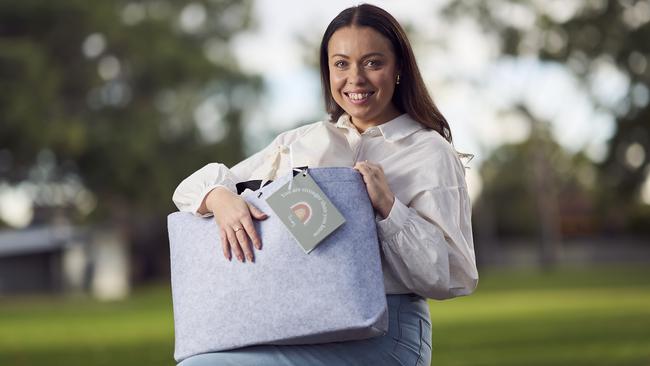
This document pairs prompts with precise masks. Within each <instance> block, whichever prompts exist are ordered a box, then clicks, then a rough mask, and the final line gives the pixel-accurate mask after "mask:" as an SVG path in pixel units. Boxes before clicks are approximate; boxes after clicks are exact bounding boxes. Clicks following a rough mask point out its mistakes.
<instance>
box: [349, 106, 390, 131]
mask: <svg viewBox="0 0 650 366" xmlns="http://www.w3.org/2000/svg"><path fill="white" fill-rule="evenodd" d="M401 114H402V113H401V112H400V111H398V110H397V109H395V108H393V109H392V110H390V111H388V112H387V113H384V114H382V115H381V116H379V117H378V118H377V119H373V120H369V121H363V120H360V119H357V118H354V117H352V116H350V122H352V124H353V125H354V127H356V128H357V131H359V133H363V132H364V131H365V130H367V129H368V128H370V127H374V126H379V125H382V124H384V123H386V122H388V121H392V120H394V119H395V118H397V117H399V116H400V115H401Z"/></svg>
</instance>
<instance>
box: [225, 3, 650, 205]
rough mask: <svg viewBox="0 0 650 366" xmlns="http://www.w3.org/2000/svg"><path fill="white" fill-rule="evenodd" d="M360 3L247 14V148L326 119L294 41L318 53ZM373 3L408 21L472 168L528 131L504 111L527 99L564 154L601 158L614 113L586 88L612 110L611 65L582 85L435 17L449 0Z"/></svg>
mask: <svg viewBox="0 0 650 366" xmlns="http://www.w3.org/2000/svg"><path fill="white" fill-rule="evenodd" d="M358 3H359V2H355V1H345V0H335V1H327V2H310V1H309V2H307V1H297V0H286V1H272V0H256V1H255V4H254V14H253V16H254V18H255V19H256V22H257V24H258V27H257V28H256V29H255V30H253V31H250V32H246V33H245V34H241V35H239V36H238V37H236V38H235V40H234V42H233V45H234V47H235V51H236V55H237V58H238V60H239V63H240V66H241V68H242V69H244V70H246V71H248V72H251V73H257V74H261V75H263V77H264V80H265V84H266V86H267V92H266V93H265V94H264V96H263V98H262V101H261V103H260V104H259V105H257V106H254V108H251V110H250V115H249V116H247V118H246V121H247V123H248V124H249V127H250V128H249V129H248V131H249V136H248V137H249V138H248V139H247V141H248V143H249V146H248V148H249V153H252V152H254V151H256V150H258V149H259V148H261V147H262V146H263V144H265V143H268V142H269V140H270V138H269V137H268V136H266V137H263V138H260V137H259V136H260V134H259V133H258V132H259V131H262V130H264V129H265V128H266V127H265V126H272V128H274V129H276V130H284V129H288V128H290V127H293V126H295V125H296V124H297V123H308V122H313V121H316V120H318V119H320V118H323V117H324V110H323V107H322V102H321V93H320V80H319V75H318V73H317V70H314V68H313V67H312V66H310V65H308V64H307V63H306V62H305V57H304V56H305V52H309V51H310V50H305V47H304V45H302V44H301V43H300V42H299V38H303V39H307V41H308V42H310V43H313V45H314V49H313V50H312V51H313V53H312V56H316V55H317V52H318V49H317V48H318V44H319V42H320V39H321V37H322V34H323V32H324V30H325V28H326V27H327V25H328V23H329V22H330V21H331V19H332V18H334V17H335V16H336V15H337V14H338V13H339V12H340V11H341V10H343V9H345V8H346V7H348V6H352V5H357V4H358ZM371 3H373V4H375V5H378V6H380V7H382V8H384V9H386V10H387V11H388V12H390V13H391V14H393V15H394V16H395V17H396V18H397V19H398V21H400V22H401V23H402V24H403V25H407V24H408V25H410V26H411V29H412V31H411V32H410V34H409V36H410V40H411V43H412V44H413V47H414V50H415V53H416V57H417V60H418V64H419V66H420V69H421V72H422V74H423V77H424V79H425V82H426V83H427V86H428V88H429V91H430V92H431V93H432V94H433V96H434V99H435V101H436V103H437V104H438V106H439V107H440V109H441V110H442V112H443V114H445V116H446V117H447V119H448V120H449V122H450V125H451V128H452V133H453V136H454V141H455V146H456V149H457V150H459V151H463V152H469V153H473V154H475V155H476V158H475V160H474V161H473V163H472V164H471V166H472V167H473V168H474V170H475V171H476V168H478V166H480V164H481V161H482V160H484V159H485V158H486V155H487V154H488V153H489V152H490V151H491V150H492V149H493V148H495V147H497V146H499V145H501V144H503V143H508V142H518V141H522V140H524V139H525V138H526V137H527V136H528V134H529V130H530V127H529V126H530V125H529V123H528V122H527V120H526V119H525V117H524V116H521V115H518V114H517V113H513V112H508V111H509V110H510V107H511V106H512V105H513V104H516V103H523V104H524V105H526V106H527V107H528V109H529V110H530V111H531V112H532V113H533V114H534V115H535V117H537V118H538V119H542V120H547V121H549V122H551V126H552V131H553V133H554V136H555V137H556V139H557V140H558V141H559V142H560V143H561V144H562V145H563V146H564V147H565V148H567V149H568V150H570V151H572V152H577V151H580V150H584V151H586V152H587V154H588V156H590V157H591V158H592V159H593V160H596V161H598V160H600V159H602V158H604V156H605V153H606V144H605V142H606V140H607V139H608V138H609V137H610V136H611V135H612V133H613V131H614V117H613V116H612V115H611V113H609V112H607V111H606V110H603V109H602V108H600V109H598V108H596V107H595V105H594V103H593V101H592V100H591V99H589V98H588V97H587V94H586V90H587V89H586V88H588V89H590V90H591V91H592V94H595V95H596V96H597V99H598V100H599V101H600V102H602V103H604V105H605V106H613V105H616V104H617V103H618V101H620V100H621V99H622V98H623V96H624V94H625V93H626V91H627V88H628V86H629V82H628V80H627V79H626V78H625V77H624V76H622V74H620V73H619V72H618V71H617V70H616V69H615V68H613V67H610V66H609V64H608V63H606V62H604V63H603V64H602V67H600V68H599V69H597V70H596V72H595V73H594V76H593V78H592V79H590V80H589V83H588V84H587V85H584V83H580V82H579V81H578V80H577V79H576V78H575V77H573V76H572V74H571V73H570V72H569V71H568V69H567V68H566V67H565V66H564V65H560V64H542V63H540V62H539V61H538V60H537V59H535V58H533V57H530V58H525V57H524V58H520V59H511V58H510V59H508V58H499V57H498V43H497V42H498V41H499V40H497V39H494V38H490V37H489V36H486V33H485V32H483V31H482V30H481V29H480V28H479V27H478V26H477V25H476V24H475V23H474V22H473V21H470V20H468V19H464V20H455V19H444V18H442V17H441V16H440V15H439V9H440V8H441V7H442V6H444V5H445V4H446V1H426V2H424V1H414V0H402V1H371ZM539 3H540V4H542V5H541V6H542V7H543V8H544V9H545V12H547V14H549V15H550V16H553V17H556V18H562V17H564V18H566V17H569V16H571V15H572V14H573V12H575V10H576V8H577V7H576V2H575V1H565V2H562V1H552V2H546V3H544V2H539ZM498 11H502V12H503V13H504V15H505V17H507V18H510V19H512V20H513V21H515V22H517V23H518V26H519V27H523V28H526V27H531V26H532V25H533V19H534V17H533V15H532V14H528V13H526V12H522V10H521V9H518V8H512V9H509V8H505V9H499V10H498ZM445 44H446V46H447V48H444V46H445ZM645 98H647V96H645ZM477 179H478V177H477V176H476V174H475V172H473V173H470V174H469V177H468V180H469V183H468V184H470V185H472V186H473V187H470V189H472V190H473V191H474V192H473V193H474V196H475V195H476V194H477V193H478V191H479V190H480V182H479V181H477Z"/></svg>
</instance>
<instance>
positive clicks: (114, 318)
mask: <svg viewBox="0 0 650 366" xmlns="http://www.w3.org/2000/svg"><path fill="white" fill-rule="evenodd" d="M372 3H374V4H377V5H379V6H381V7H384V8H385V9H386V10H388V11H389V12H391V13H392V14H393V15H395V16H396V18H397V19H398V20H399V21H400V22H401V23H402V24H403V25H404V26H405V28H406V29H407V31H408V33H409V37H410V40H411V42H412V44H413V47H414V50H415V53H416V56H417V58H418V63H419V66H420V68H421V71H422V74H423V77H424V78H425V81H426V83H427V86H428V88H429V90H430V91H431V92H432V94H433V96H434V99H435V100H436V102H437V104H438V106H439V107H440V109H441V110H442V111H443V113H444V114H445V115H446V116H447V118H448V120H449V121H450V125H451V128H452V133H453V135H454V143H455V147H456V148H457V150H459V151H462V152H467V153H472V154H474V155H475V158H474V160H472V161H471V162H469V164H468V165H469V168H470V169H469V170H467V182H468V188H469V190H470V193H471V196H472V201H473V209H474V213H473V228H474V239H475V249H476V254H477V259H478V262H479V271H480V275H481V281H480V285H479V288H478V290H477V292H476V293H475V294H474V295H472V296H470V297H467V298H459V299H454V300H449V301H443V302H433V301H432V302H431V303H430V304H431V310H432V312H431V313H432V321H433V324H434V330H433V339H434V353H433V362H432V364H435V365H649V364H650V316H649V315H650V314H649V312H650V310H648V309H650V291H649V290H650V288H649V286H650V282H649V281H650V280H648V278H650V277H649V276H648V275H649V274H650V273H649V272H650V269H649V268H650V266H649V265H648V264H649V263H650V164H649V160H650V159H648V151H649V149H650V108H649V102H650V89H649V88H650V66H649V65H648V63H649V61H650V23H649V22H650V1H647V0H611V1H608V0H584V1H559V0H552V1H551V0H550V1H529V2H524V1H516V0H493V1H487V0H471V1H470V0H458V1H443V0H440V1H428V2H422V1H415V0H409V1H400V2H390V1H375V2H372ZM355 4H356V3H354V2H351V1H344V0H337V1H331V2H323V3H320V2H318V3H316V2H314V3H312V2H299V1H297V0H291V1H289V0H287V1H283V2H274V1H270V0H248V1H229V0H202V1H199V0H196V1H185V0H184V1H170V0H147V1H145V0H143V1H101V2H88V1H77V0H56V1H47V2H44V1H36V0H25V1H20V2H15V1H8V0H0V364H2V365H57V364H66V365H75V364H79V365H101V364H109V363H110V364H115V363H119V364H123V365H130V364H133V365H140V364H173V359H172V352H173V323H172V320H173V314H172V308H171V294H170V289H169V250H168V241H167V238H166V235H167V233H166V215H167V214H168V213H170V212H172V211H174V210H175V207H174V206H173V204H172V202H171V195H172V192H173V190H174V189H175V187H176V186H177V185H178V183H179V182H180V181H181V180H182V179H183V178H185V177H186V176H187V175H189V174H191V173H192V172H193V171H195V170H197V169H198V168H200V167H201V166H203V165H205V164H207V163H209V162H215V161H218V162H223V163H225V164H227V165H232V164H234V163H236V162H237V161H239V160H241V159H243V158H244V157H246V156H248V155H249V154H251V153H252V152H254V151H257V150H258V149H260V148H261V147H263V146H264V145H265V144H267V143H268V142H270V140H271V139H272V138H273V137H274V136H275V135H276V134H277V133H278V132H280V131H283V130H286V129H289V128H292V127H295V126H298V125H300V124H304V123H309V122H313V121H316V120H319V119H321V118H323V116H324V111H323V107H322V105H321V95H320V90H319V84H318V83H319V80H318V78H319V75H318V70H317V62H316V60H317V50H318V44H319V41H320V37H321V36H322V32H323V31H324V29H325V27H326V26H327V24H328V22H329V21H330V20H331V19H332V18H333V17H334V16H335V15H336V14H338V12H340V11H341V10H343V9H344V8H346V7H348V6H351V5H355Z"/></svg>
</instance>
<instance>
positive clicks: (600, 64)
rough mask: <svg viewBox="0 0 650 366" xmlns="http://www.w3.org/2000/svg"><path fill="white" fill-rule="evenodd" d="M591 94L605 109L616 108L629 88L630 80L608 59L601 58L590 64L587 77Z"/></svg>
mask: <svg viewBox="0 0 650 366" xmlns="http://www.w3.org/2000/svg"><path fill="white" fill-rule="evenodd" d="M589 83H590V86H591V89H592V92H593V93H594V95H595V96H596V99H597V100H598V102H599V103H600V104H602V105H604V106H606V107H607V108H610V109H613V108H615V107H617V106H618V105H619V104H620V103H621V101H622V100H623V98H625V95H626V94H627V90H628V88H629V87H630V80H629V79H628V77H627V76H626V75H625V74H623V73H622V72H621V71H620V70H619V69H618V67H617V66H616V65H615V64H614V61H612V60H611V59H609V58H605V57H601V58H598V59H597V60H595V61H594V62H593V64H592V70H591V73H590V77H589Z"/></svg>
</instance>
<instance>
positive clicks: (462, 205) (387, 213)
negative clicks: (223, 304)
mask: <svg viewBox="0 0 650 366" xmlns="http://www.w3.org/2000/svg"><path fill="white" fill-rule="evenodd" d="M320 68H321V79H322V86H323V91H324V97H325V107H326V109H327V111H328V113H329V114H330V118H329V119H328V120H325V121H319V122H315V123H311V124H308V125H305V126H301V127H299V128H296V129H293V130H290V131H286V132H284V133H282V134H280V135H279V136H278V137H277V138H276V139H275V140H274V141H273V142H272V143H271V144H270V145H269V146H267V147H266V148H265V149H264V150H262V151H260V152H258V153H257V154H255V155H253V156H251V157H249V158H248V159H246V160H244V161H242V162H240V163H239V164H237V165H235V166H233V167H231V168H228V167H226V166H225V165H223V164H219V163H212V164H208V165H206V166H205V167H203V168H201V169H199V170H198V171H197V172H195V173H194V174H192V175H191V176H189V177H188V178H186V179H185V180H184V181H183V182H181V184H180V185H179V186H178V188H177V189H176V191H175V192H174V197H173V200H174V202H175V203H176V205H177V206H178V208H179V209H180V210H181V211H187V212H191V213H193V214H195V215H197V216H205V217H207V216H211V215H214V217H215V220H216V222H217V224H218V226H219V228H220V242H221V249H222V251H223V255H224V257H225V258H226V259H227V260H231V258H232V255H233V254H234V256H235V257H236V258H237V259H238V260H239V261H240V262H242V263H244V262H248V263H251V264H252V265H254V264H253V263H254V249H256V250H261V248H262V247H261V242H260V239H259V237H258V234H257V232H256V231H255V226H254V223H253V220H265V219H266V218H267V217H268V216H267V215H266V214H265V213H263V212H261V211H260V210H259V209H258V208H256V207H253V206H252V205H251V204H250V203H248V202H247V201H245V200H244V199H242V198H241V197H240V196H238V195H237V193H236V192H237V190H236V187H235V184H236V183H238V182H242V181H251V180H261V181H265V180H274V179H276V178H278V177H281V176H284V175H286V174H289V173H290V172H291V171H292V169H293V168H294V167H299V166H308V167H310V168H312V167H328V166H343V167H352V168H354V169H356V170H357V171H358V172H359V174H361V176H362V178H363V181H364V183H365V188H366V190H367V193H368V197H369V198H370V201H371V203H372V206H373V209H374V211H375V219H376V220H375V221H376V227H377V236H378V239H379V246H380V248H381V251H382V257H381V261H382V270H383V281H384V286H385V290H386V294H387V295H386V300H387V303H388V313H389V331H388V333H387V334H385V335H383V336H379V337H374V338H370V339H360V340H356V341H346V342H335V343H326V344H309V345H283V346H271V345H259V346H252V347H245V348H240V349H235V350H230V351H223V352H213V353H206V354H199V355H196V356H192V357H189V358H187V359H185V360H183V362H182V363H181V364H182V365H183V366H197V365H428V364H429V363H430V361H431V320H430V316H429V310H428V306H427V302H426V298H432V299H439V300H442V299H448V298H453V297H457V296H463V295H468V294H470V293H472V292H473V291H474V289H475V287H476V285H477V283H478V272H477V269H476V262H475V256H474V244H473V238H472V228H471V204H470V200H469V195H468V193H467V187H466V183H465V170H464V167H463V164H462V162H461V161H460V159H459V154H458V153H457V152H456V151H455V149H454V148H453V146H452V144H451V140H452V138H451V131H450V128H449V124H448V123H447V121H446V120H445V118H444V117H443V115H442V114H441V113H440V111H439V110H438V109H437V107H436V106H435V104H434V102H433V100H432V99H431V97H430V96H429V93H428V91H427V89H426V87H425V86H424V82H423V80H422V77H421V76H420V72H419V70H418V67H417V63H416V62H415V57H414V55H413V51H412V49H411V46H410V44H409V42H408V40H407V37H406V34H405V32H404V30H403V29H402V27H401V26H400V25H399V23H397V21H396V20H395V19H394V18H393V17H392V16H391V15H390V14H388V13H387V12H386V11H384V10H382V9H380V8H378V7H376V6H372V5H367V4H363V5H359V6H355V7H351V8H348V9H346V10H344V11H343V12H341V13H340V14H339V15H338V16H336V17H335V18H334V20H332V22H331V23H330V24H329V26H328V27H327V29H326V31H325V34H324V36H323V39H322V42H321V47H320ZM302 215H303V216H302V217H306V216H304V215H306V213H305V212H302ZM260 311H263V309H261V310H260ZM240 315H241V316H246V314H240ZM215 336H216V335H215ZM218 336H220V337H223V336H226V337H227V336H228V335H218Z"/></svg>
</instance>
